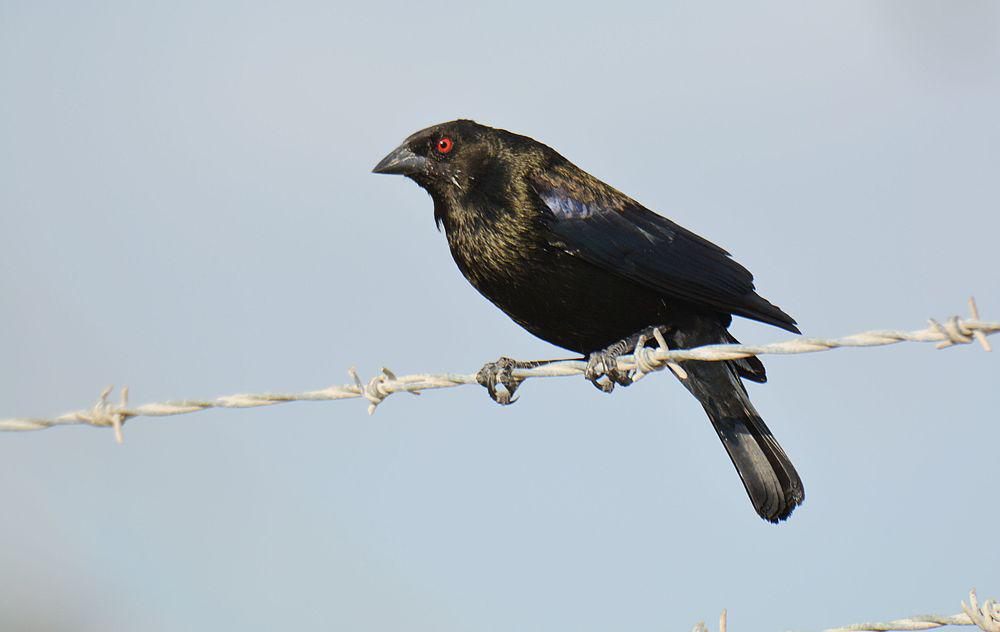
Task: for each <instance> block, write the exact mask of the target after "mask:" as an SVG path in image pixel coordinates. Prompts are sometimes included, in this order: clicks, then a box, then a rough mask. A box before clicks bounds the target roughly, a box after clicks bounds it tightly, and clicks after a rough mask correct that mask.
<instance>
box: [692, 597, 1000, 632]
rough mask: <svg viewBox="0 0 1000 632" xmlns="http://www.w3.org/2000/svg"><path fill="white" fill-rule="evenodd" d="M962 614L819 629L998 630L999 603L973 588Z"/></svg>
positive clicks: (722, 628) (704, 631)
mask: <svg viewBox="0 0 1000 632" xmlns="http://www.w3.org/2000/svg"><path fill="white" fill-rule="evenodd" d="M962 610H963V611H964V613H963V614H955V615H952V616H950V617H943V616H940V615H935V614H928V615H921V616H916V617H906V618H905V619H895V620H893V621H887V622H885V623H855V624H853V625H845V626H842V627H839V628H829V629H827V630H824V631H823V632H895V631H900V632H905V631H909V630H933V629H935V628H943V627H945V626H949V625H974V626H977V627H978V628H979V629H980V630H982V631H983V632H1000V605H998V604H997V603H996V602H994V601H993V600H987V601H986V603H984V604H983V605H982V606H980V605H979V602H978V601H977V599H976V589H975V588H973V589H972V590H971V591H969V605H965V602H964V601H963V602H962ZM692 632H709V629H708V626H706V625H705V622H704V621H699V622H698V624H697V625H695V626H694V629H693V630H692ZM719 632H726V611H725V610H723V611H722V616H720V617H719Z"/></svg>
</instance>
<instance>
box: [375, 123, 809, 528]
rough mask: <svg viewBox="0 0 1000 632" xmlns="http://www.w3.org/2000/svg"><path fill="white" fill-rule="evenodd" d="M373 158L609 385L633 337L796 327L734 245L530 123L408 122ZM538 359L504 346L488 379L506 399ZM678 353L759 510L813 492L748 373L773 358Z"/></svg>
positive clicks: (474, 273)
mask: <svg viewBox="0 0 1000 632" xmlns="http://www.w3.org/2000/svg"><path fill="white" fill-rule="evenodd" d="M372 171H373V172H374V173H378V174H395V175H402V176H405V177H407V178H409V179H410V180H412V181H414V182H415V183H416V184H417V185H419V186H420V187H421V188H423V189H424V190H425V191H426V192H427V193H428V194H430V197H431V199H432V200H433V203H434V220H435V223H436V224H437V227H438V229H439V230H440V229H441V228H443V229H444V233H445V236H446V238H447V242H448V246H449V248H450V250H451V254H452V257H453V258H454V260H455V263H456V264H457V265H458V269H459V270H460V271H461V273H462V275H463V276H464V277H465V278H466V279H467V280H468V281H469V283H471V284H472V286H473V287H474V288H475V289H476V290H478V291H479V292H480V293H481V294H482V295H483V296H484V297H485V298H486V299H488V300H489V301H490V302H492V303H493V304H494V305H496V306H497V307H498V308H500V310H502V311H503V312H504V313H505V314H507V315H508V316H509V317H510V318H511V319H513V320H514V322H516V323H517V324H518V325H520V326H521V327H523V328H524V329H526V330H527V331H529V332H530V333H532V334H534V335H535V336H537V337H539V338H541V339H542V340H545V341H548V342H550V343H552V344H554V345H557V346H559V347H562V348H564V349H568V350H570V351H573V352H575V353H580V354H583V356H584V358H585V359H586V361H587V365H586V366H587V369H586V372H585V376H586V377H587V379H588V380H590V381H591V382H592V383H593V384H594V385H595V386H597V387H598V388H599V389H601V390H602V391H605V392H610V391H611V390H613V389H614V387H615V385H616V384H617V385H621V386H627V385H629V384H630V383H631V382H632V376H631V375H630V374H629V373H625V372H622V371H620V370H619V369H618V367H617V363H616V361H615V358H616V357H617V356H618V355H620V354H622V353H623V352H627V351H629V350H631V349H634V348H636V346H637V345H638V346H652V345H653V343H654V341H655V340H657V339H660V340H662V341H663V342H666V343H667V344H668V346H669V348H673V349H688V348H692V347H697V346H701V345H708V344H718V343H735V342H737V341H736V339H735V338H734V337H733V336H732V335H731V334H730V333H729V331H728V328H729V326H730V324H731V322H732V317H733V315H737V316H741V317H745V318H749V319H753V320H756V321H760V322H763V323H766V324H769V325H774V326H776V327H780V328H782V329H785V330H787V331H790V332H793V333H800V332H799V329H798V328H797V327H796V322H795V320H794V319H792V317H791V316H789V315H788V314H786V313H785V312H784V311H782V310H781V309H780V308H778V307H777V306H775V305H773V304H771V303H770V302H768V301H767V300H766V299H764V298H763V297H761V296H760V295H758V294H757V293H756V291H755V288H754V283H753V276H752V275H751V274H750V272H749V271H748V270H747V269H746V268H744V267H743V266H742V265H740V264H739V263H737V262H736V261H735V260H734V259H733V258H732V257H731V255H730V254H729V253H728V252H727V251H726V250H724V249H722V248H720V247H719V246H716V245H715V244H713V243H712V242H710V241H708V240H706V239H704V238H702V237H699V236H698V235H696V234H695V233H693V232H691V231H689V230H687V229H685V228H683V227H681V226H679V225H678V224H676V223H674V222H673V221H671V220H669V219H667V218H666V217H664V216H662V215H659V214H657V213H655V212H653V211H651V210H649V209H647V208H646V207H645V206H643V205H642V204H640V203H638V202H636V201H635V200H633V199H632V198H630V197H628V196H627V195H625V194H624V193H621V192H620V191H618V190H617V189H615V188H613V187H612V186H610V185H608V184H605V183H604V182H602V181H601V180H599V179H597V178H596V177H594V176H592V175H590V174H589V173H587V172H586V171H584V170H582V169H581V168H579V167H577V166H576V165H574V164H573V163H571V162H570V161H569V160H567V159H566V158H564V157H563V156H562V155H560V154H559V153H557V152H556V151H555V150H554V149H552V148H550V147H548V146H547V145H545V144H543V143H541V142H538V141H536V140H534V139H533V138H530V137H528V136H523V135H520V134H516V133H513V132H509V131H507V130H504V129H498V128H494V127H489V126H487V125H482V124H479V123H476V122H475V121H472V120H468V119H458V120H454V121H449V122H446V123H441V124H438V125H434V126H431V127H428V128H426V129H423V130H420V131H418V132H416V133H414V134H412V135H411V136H409V137H408V138H406V140H404V141H403V143H402V144H400V145H399V146H398V147H397V148H396V149H394V150H393V151H392V152H390V153H389V154H388V155H387V156H385V158H383V159H382V160H381V161H380V162H379V163H378V164H377V165H376V166H375V168H374V169H373V170H372ZM537 364H538V363H537V362H529V363H522V362H517V361H514V360H510V359H509V358H501V359H500V360H498V361H497V362H493V363H489V364H487V365H486V366H484V367H483V369H482V370H481V371H480V372H479V374H478V379H479V382H480V383H481V384H483V385H484V386H486V388H487V389H488V391H489V393H490V395H491V396H492V397H493V399H495V400H497V401H498V402H500V403H510V400H509V397H507V396H506V395H504V392H505V391H506V393H507V394H508V395H509V394H512V393H513V390H514V389H516V388H517V385H518V384H519V381H518V380H517V379H515V378H514V377H513V375H512V369H514V368H517V367H520V366H535V365H537ZM680 364H681V369H682V370H680V371H677V373H678V377H681V376H683V379H681V383H682V384H683V385H684V387H685V388H686V389H687V390H688V391H689V392H690V393H691V394H692V395H694V397H695V398H696V399H697V400H698V401H699V402H700V403H701V405H702V407H703V408H704V410H705V413H706V414H707V415H708V418H709V419H710V420H711V422H712V425H713V427H714V428H715V430H716V432H717V433H718V435H719V438H720V439H721V440H722V444H723V446H724V447H725V449H726V451H727V452H728V454H729V457H730V459H731V460H732V462H733V465H734V466H735V467H736V470H737V472H738V473H739V476H740V478H741V480H742V482H743V485H744V487H745V488H746V492H747V494H748V495H749V497H750V501H751V503H752V504H753V507H754V509H755V510H756V512H757V514H758V515H760V517H761V518H763V519H764V520H767V521H768V522H772V523H777V522H779V521H782V520H785V519H787V518H788V517H789V516H790V515H791V513H792V511H793V510H794V509H795V508H796V507H797V506H798V505H800V504H802V502H803V500H804V499H805V490H804V488H803V485H802V480H801V479H800V477H799V474H798V473H797V472H796V470H795V467H794V466H793V465H792V462H791V460H790V459H789V458H788V456H787V455H786V454H785V451H784V450H783V449H782V448H781V446H780V445H779V444H778V442H777V440H776V439H775V438H774V436H773V435H772V433H771V431H770V430H769V429H768V427H767V426H766V425H765V424H764V421H763V420H762V419H761V417H760V415H759V414H758V412H757V411H756V409H755V408H754V406H753V404H752V403H751V402H750V398H749V395H748V394H747V390H746V388H745V387H744V385H743V382H742V380H750V381H753V382H765V381H766V380H767V375H766V372H765V370H764V365H763V364H762V363H761V361H760V360H759V359H758V358H756V357H748V358H742V359H738V360H729V361H722V362H704V361H686V362H682V363H680ZM500 385H503V387H504V388H503V389H500V388H499V386H500Z"/></svg>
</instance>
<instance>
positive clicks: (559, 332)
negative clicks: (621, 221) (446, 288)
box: [456, 250, 677, 353]
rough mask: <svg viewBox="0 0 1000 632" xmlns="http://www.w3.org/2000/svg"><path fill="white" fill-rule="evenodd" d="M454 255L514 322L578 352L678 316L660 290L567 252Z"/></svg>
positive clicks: (475, 281)
mask: <svg viewBox="0 0 1000 632" xmlns="http://www.w3.org/2000/svg"><path fill="white" fill-rule="evenodd" d="M526 256H528V255H526ZM456 261H457V262H458V263H459V268H461V269H462V272H463V274H465V276H466V278H468V279H469V281H470V282H471V283H472V285H473V286H475V287H476V289H477V290H479V292H480V293H482V294H483V296H485V297H486V298H487V299H489V300H490V301H491V302H493V303H494V304H495V305H496V306H497V307H499V308H500V309H501V310H503V311H504V312H505V313H506V314H507V315H508V316H510V317H511V318H512V319H513V320H514V321H515V322H516V323H518V324H519V325H521V326H522V327H524V328H525V329H527V330H528V331H529V332H531V333H533V334H534V335H536V336H538V337H539V338H541V339H543V340H546V341H548V342H551V343H552V344H555V345H558V346H560V347H563V348H566V349H570V350H572V351H576V352H579V353H589V352H591V351H596V350H598V349H603V348H604V347H607V346H609V345H611V344H614V343H615V342H617V341H618V340H621V339H623V338H626V337H628V336H630V335H632V334H634V333H636V332H637V331H639V330H641V329H644V328H646V327H648V326H650V325H659V324H664V325H669V324H672V321H674V320H676V318H677V313H676V312H677V310H676V309H674V306H673V305H671V303H670V302H669V301H668V300H665V299H664V298H663V297H662V296H660V295H658V294H657V293H655V292H651V291H649V290H647V289H646V288H643V287H642V286H640V285H638V284H635V283H633V282H631V281H629V280H627V279H624V278H622V277H620V276H618V275H615V274H612V273H609V272H606V271H604V270H601V269H600V268H597V267H596V266H593V265H591V264H589V263H587V262H586V261H583V260H582V259H579V258H578V257H576V256H573V255H570V254H568V253H565V252H560V251H551V250H548V251H542V252H534V253H531V254H530V260H525V261H517V262H514V261H507V262H505V264H504V265H498V266H491V265H489V264H486V263H484V262H482V261H480V262H477V263H476V264H475V265H471V266H469V265H463V263H465V262H462V261H459V260H458V257H456Z"/></svg>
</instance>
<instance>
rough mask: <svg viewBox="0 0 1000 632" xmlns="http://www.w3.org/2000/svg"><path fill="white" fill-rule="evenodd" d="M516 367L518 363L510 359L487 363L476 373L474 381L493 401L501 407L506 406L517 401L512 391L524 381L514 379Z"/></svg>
mask: <svg viewBox="0 0 1000 632" xmlns="http://www.w3.org/2000/svg"><path fill="white" fill-rule="evenodd" d="M517 367H518V363H517V362H516V361H514V360H511V359H510V358H500V359H499V360H497V361H496V362H488V363H486V364H484V365H483V368H481V369H479V372H478V373H476V381H477V382H479V383H480V384H482V385H483V386H485V387H486V390H487V391H488V392H489V394H490V397H491V398H492V399H493V401H495V402H496V403H498V404H500V405H501V406H508V405H510V404H513V403H514V402H516V401H517V398H516V397H514V391H516V390H517V387H518V386H520V385H521V382H523V381H524V380H523V379H518V378H516V377H514V369H516V368H517Z"/></svg>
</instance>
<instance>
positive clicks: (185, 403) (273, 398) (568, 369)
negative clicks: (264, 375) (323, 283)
mask: <svg viewBox="0 0 1000 632" xmlns="http://www.w3.org/2000/svg"><path fill="white" fill-rule="evenodd" d="M969 310H970V318H967V319H963V318H960V317H958V316H953V317H951V318H950V319H948V320H947V321H945V322H944V323H941V322H938V321H936V320H934V319H930V320H929V324H928V326H927V327H926V328H924V329H918V330H914V331H898V330H875V331H866V332H863V333H858V334H853V335H850V336H845V337H843V338H795V339H791V340H786V341H783V342H775V343H771V344H764V345H744V344H716V345H706V346H702V347H694V348H691V349H670V348H668V346H667V343H666V340H665V339H664V337H663V335H662V334H661V333H660V332H659V331H656V332H655V336H654V337H655V338H656V342H657V344H658V345H659V346H658V347H645V346H643V343H642V342H640V344H639V345H637V347H636V349H635V350H633V352H632V353H631V354H624V355H621V356H618V358H617V363H618V369H619V370H620V371H622V372H634V378H633V379H634V380H638V379H640V378H642V377H643V376H645V375H648V374H650V373H654V372H656V371H661V370H663V369H664V368H670V369H671V370H672V371H673V372H674V373H676V374H677V376H678V377H680V378H681V379H684V378H685V377H686V373H685V372H684V369H683V367H682V366H681V365H680V364H679V363H680V362H688V361H695V360H697V361H706V362H718V361H723V360H736V359H739V358H746V357H750V356H757V355H766V354H782V355H785V354H798V353H817V352H821V351H830V350H831V349H838V348H842V347H879V346H885V345H892V344H897V343H901V342H933V343H937V344H936V347H937V348H938V349H943V348H945V347H950V346H953V345H958V344H969V343H971V342H973V341H978V342H979V343H980V344H981V345H982V347H983V349H985V350H986V351H990V350H991V348H990V343H989V341H988V340H987V338H986V337H987V336H989V335H992V334H995V333H997V332H1000V322H997V321H983V320H980V318H979V310H978V309H977V307H976V302H975V300H974V299H972V298H970V299H969ZM532 364H533V365H536V366H532V367H531V368H513V369H511V370H510V377H511V379H512V385H513V387H514V388H516V387H517V385H519V384H520V383H521V382H523V381H524V380H527V379H531V378H540V377H565V376H570V375H583V374H584V372H585V371H586V369H587V363H586V362H585V361H582V360H553V361H541V362H535V363H532ZM348 373H349V375H350V376H351V379H352V381H353V383H352V384H345V385H335V386H329V387H327V388H323V389H319V390H315V391H307V392H304V393H288V394H283V393H262V394H245V393H244V394H236V395H225V396H223V397H218V398H215V399H207V400H203V399H189V400H181V401H173V402H163V403H152V404H142V405H140V406H133V407H130V406H129V403H128V397H129V392H128V387H125V388H122V390H121V395H120V397H119V402H118V404H113V403H112V402H110V401H109V398H110V396H111V392H112V390H113V388H114V387H113V386H109V387H108V388H106V389H104V391H102V392H101V395H100V397H99V398H98V401H97V403H96V404H95V405H94V406H93V407H91V408H89V409H83V410H76V411H73V412H69V413H65V414H63V415H59V416H58V417H52V418H39V417H12V418H8V419H0V431H21V430H42V429H45V428H52V427H54V426H64V425H73V424H82V425H90V426H98V427H110V428H113V429H114V433H115V439H116V440H117V441H118V443H121V442H122V427H123V426H124V424H125V422H126V421H128V420H129V419H132V418H135V417H168V416H173V415H185V414H189V413H195V412H199V411H202V410H208V409H211V408H258V407H261V406H274V405H277V404H285V403H288V402H302V401H311V402H318V401H334V400H339V399H353V398H361V397H363V398H365V399H367V400H368V402H369V406H368V413H369V414H372V413H374V412H375V408H376V407H377V406H378V405H379V404H381V403H382V402H383V401H384V400H385V399H386V398H387V397H389V396H390V395H392V394H393V393H401V392H406V393H411V394H413V395H419V394H420V393H421V392H422V391H428V390H433V389H440V388H453V387H456V386H462V385H465V384H479V383H480V382H479V378H478V375H477V374H475V373H471V374H463V373H441V374H414V375H402V376H397V375H396V374H395V373H393V372H392V371H390V370H389V369H386V368H382V371H381V373H380V374H379V375H377V376H375V377H374V378H372V379H371V380H369V381H368V382H363V381H362V380H361V378H360V377H359V376H358V374H357V372H356V371H355V370H354V368H353V367H352V368H351V369H349V370H348ZM496 389H497V391H498V394H499V396H500V397H499V398H498V401H500V402H501V403H509V402H510V401H513V400H511V399H510V396H511V395H512V393H513V389H507V388H506V387H505V385H504V384H497V385H496Z"/></svg>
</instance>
